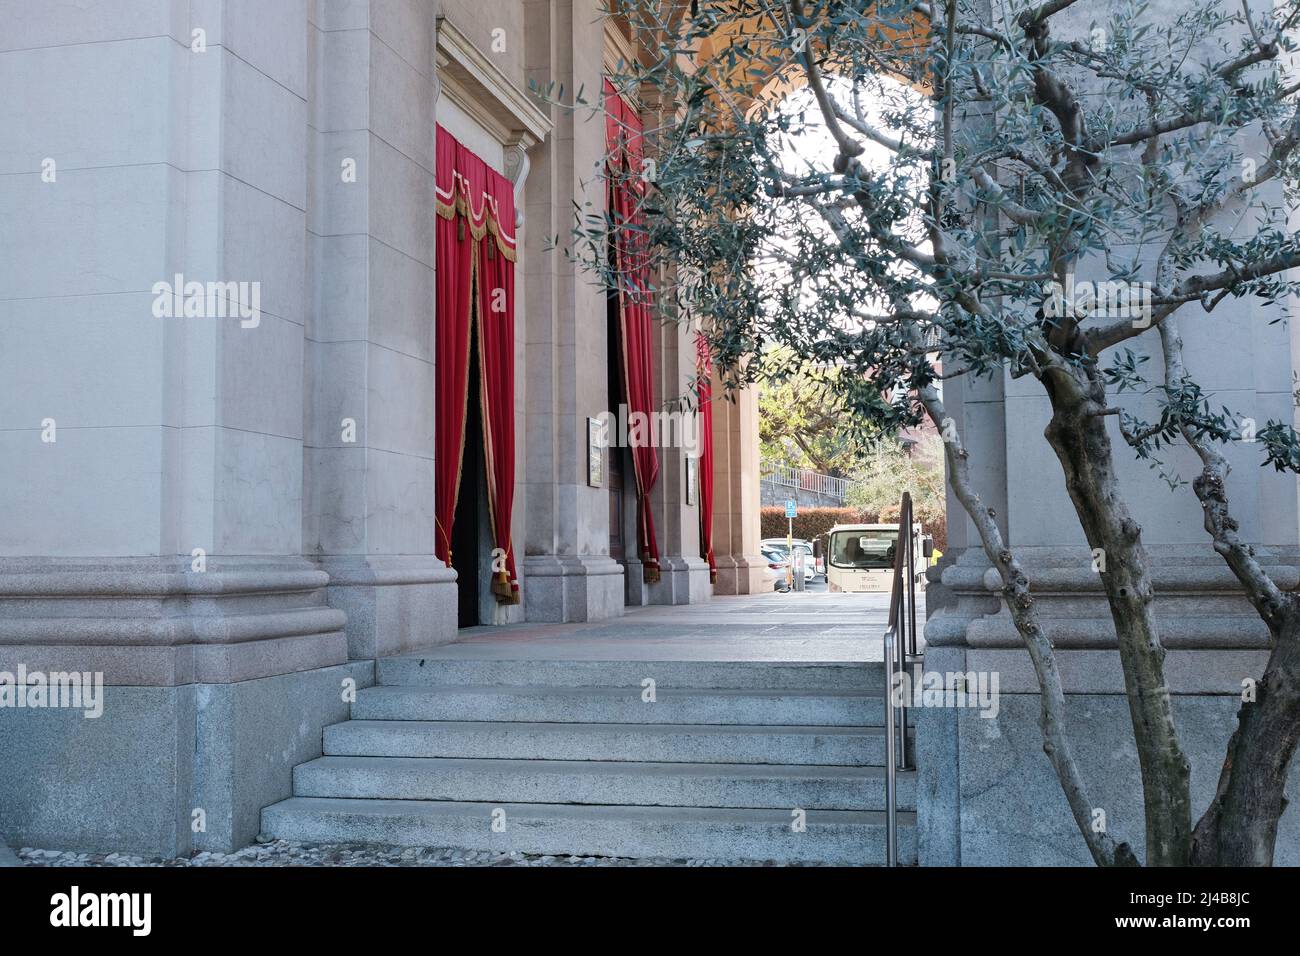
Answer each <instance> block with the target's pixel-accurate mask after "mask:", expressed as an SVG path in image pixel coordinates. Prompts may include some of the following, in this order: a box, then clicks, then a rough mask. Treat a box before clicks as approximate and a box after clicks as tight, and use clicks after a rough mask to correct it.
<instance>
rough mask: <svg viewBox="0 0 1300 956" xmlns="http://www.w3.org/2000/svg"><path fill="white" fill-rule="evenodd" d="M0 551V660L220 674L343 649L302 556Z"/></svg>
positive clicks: (146, 679) (138, 677)
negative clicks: (197, 560) (22, 554)
mask: <svg viewBox="0 0 1300 956" xmlns="http://www.w3.org/2000/svg"><path fill="white" fill-rule="evenodd" d="M201 567H202V568H203V570H194V567H193V563H192V561H191V559H187V558H3V559H0V670H7V671H11V672H12V671H14V670H15V669H16V667H17V665H18V664H22V665H24V666H25V667H26V668H27V669H28V670H29V671H34V670H39V671H46V672H49V671H59V670H77V671H95V672H101V673H102V674H103V679H104V683H105V684H109V685H123V684H125V685H137V686H139V685H142V686H164V687H167V686H175V685H179V684H194V683H211V684H224V683H231V682H234V681H243V680H255V679H257V678H261V677H271V676H274V675H276V674H287V673H294V672H296V671H304V670H310V669H313V668H317V667H326V666H329V665H332V664H341V663H343V662H344V661H346V660H347V659H348V656H347V641H346V638H345V637H344V633H343V632H344V624H345V620H346V619H345V616H344V614H343V612H342V611H340V610H337V609H335V608H332V607H329V606H328V605H327V604H326V600H325V586H326V584H327V583H328V580H329V579H328V576H327V575H326V574H325V573H324V572H323V571H321V570H320V569H319V568H317V567H315V566H314V565H313V564H312V563H311V562H310V561H307V560H305V559H303V558H301V557H287V556H286V557H209V558H207V559H206V561H205V563H204V564H203V565H201Z"/></svg>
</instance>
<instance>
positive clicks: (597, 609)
mask: <svg viewBox="0 0 1300 956" xmlns="http://www.w3.org/2000/svg"><path fill="white" fill-rule="evenodd" d="M522 570H523V577H524V580H523V581H522V583H521V585H520V586H521V588H522V590H523V594H524V619H525V620H528V621H538V622H543V623H553V624H562V623H569V622H575V621H602V620H607V619H609V618H613V617H622V616H623V567H622V565H620V564H619V563H618V562H617V561H614V560H613V559H612V558H610V557H609V556H608V555H582V556H577V555H557V554H536V555H528V556H527V557H525V558H524V566H523V569H522Z"/></svg>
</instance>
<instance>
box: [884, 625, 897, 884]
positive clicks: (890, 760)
mask: <svg viewBox="0 0 1300 956" xmlns="http://www.w3.org/2000/svg"><path fill="white" fill-rule="evenodd" d="M896 636H897V633H896V631H895V629H894V628H892V627H891V628H890V629H889V630H887V631H886V632H885V866H897V865H898V819H897V818H898V814H897V812H896V811H897V806H896V804H897V796H898V791H897V786H898V781H897V774H898V768H897V767H896V766H895V765H894V699H893V685H894V680H893V673H894V640H895V639H896Z"/></svg>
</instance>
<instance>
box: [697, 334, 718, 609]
mask: <svg viewBox="0 0 1300 956" xmlns="http://www.w3.org/2000/svg"><path fill="white" fill-rule="evenodd" d="M695 375H696V378H697V382H698V384H697V385H696V389H695V393H696V395H697V396H698V398H699V401H700V410H699V416H700V466H699V478H700V554H701V555H703V557H704V560H706V561H708V562H709V580H710V581H711V582H713V583H714V584H716V583H717V582H718V562H717V560H716V559H715V558H714V557H713V379H712V375H713V360H712V358H711V357H710V356H709V340H708V339H706V338H705V337H704V336H703V335H702V334H700V333H699V332H696V333H695Z"/></svg>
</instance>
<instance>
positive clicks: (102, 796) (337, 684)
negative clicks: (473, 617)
mask: <svg viewBox="0 0 1300 956" xmlns="http://www.w3.org/2000/svg"><path fill="white" fill-rule="evenodd" d="M373 675H374V664H373V662H369V661H366V662H361V661H358V662H353V663H349V664H340V665H337V666H334V667H324V668H318V669H314V670H307V671H299V672H296V673H293V674H281V675H278V676H275V677H265V678H260V679H257V680H248V681H239V682H237V683H227V684H186V685H182V686H178V687H106V688H104V694H103V713H102V715H101V716H99V717H96V718H91V717H87V716H84V715H83V713H82V711H79V710H73V709H66V708H57V709H11V708H5V709H0V753H4V754H5V773H4V774H0V842H7V843H9V844H10V845H11V846H17V847H20V846H35V847H43V848H47V849H56V850H57V849H69V850H73V849H75V850H81V851H86V852H122V853H132V854H139V855H143V856H161V857H176V856H187V855H189V854H191V853H193V852H195V851H198V850H211V851H214V852H223V853H225V852H230V851H233V850H237V849H239V848H240V847H242V846H247V845H248V844H249V843H251V842H252V841H253V840H254V839H255V838H256V837H257V833H258V826H259V821H260V818H261V811H262V808H263V807H265V806H267V805H269V804H271V803H275V802H277V801H279V800H282V799H284V798H286V797H288V796H289V795H290V792H291V790H292V774H293V768H294V766H295V765H297V764H299V763H302V762H303V761H305V760H311V759H313V758H315V757H319V756H320V754H321V733H322V731H323V730H324V728H325V727H326V726H328V725H329V724H335V723H339V722H341V721H344V720H347V718H348V714H349V704H348V701H347V700H345V694H344V691H345V689H348V688H351V687H366V686H369V685H370V684H372V683H373ZM347 681H350V682H352V683H350V684H345V682H347ZM50 794H58V798H57V799H51V798H50Z"/></svg>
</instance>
